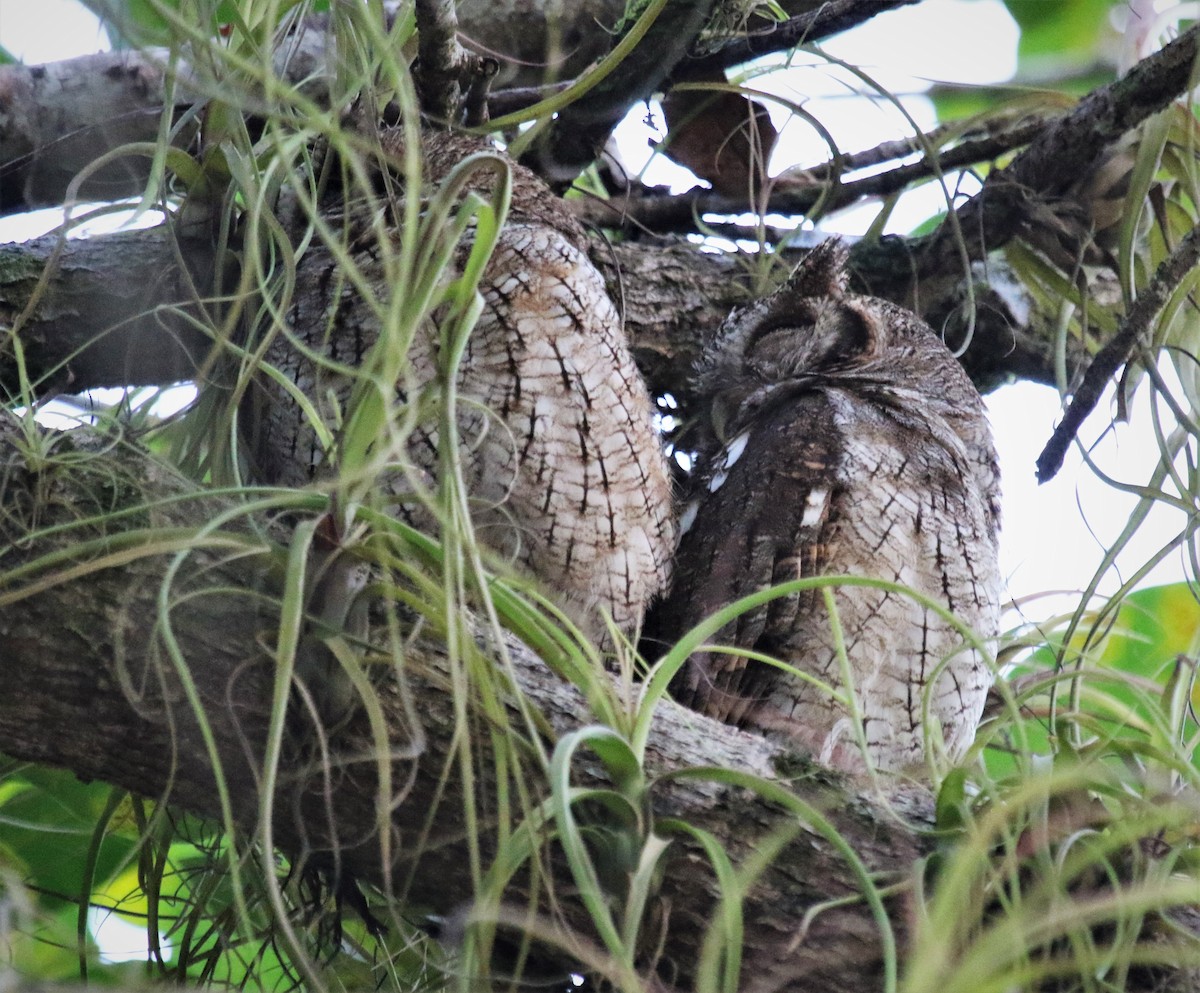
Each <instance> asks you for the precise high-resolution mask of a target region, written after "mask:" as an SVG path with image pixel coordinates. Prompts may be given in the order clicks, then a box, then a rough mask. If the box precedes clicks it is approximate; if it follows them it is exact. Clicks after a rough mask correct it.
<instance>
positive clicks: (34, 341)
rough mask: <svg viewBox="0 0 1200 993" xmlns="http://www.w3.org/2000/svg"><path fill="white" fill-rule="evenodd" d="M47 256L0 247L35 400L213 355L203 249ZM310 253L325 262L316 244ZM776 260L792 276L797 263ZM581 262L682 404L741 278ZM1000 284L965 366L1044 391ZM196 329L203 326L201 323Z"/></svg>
mask: <svg viewBox="0 0 1200 993" xmlns="http://www.w3.org/2000/svg"><path fill="white" fill-rule="evenodd" d="M58 247H59V241H58V238H57V237H55V236H46V237H44V238H39V239H37V240H36V241H33V242H28V243H25V244H19V245H6V246H0V325H3V326H5V327H8V328H12V327H13V326H14V324H15V322H16V320H17V317H18V315H20V314H21V313H22V312H23V311H25V310H26V308H27V307H28V306H29V303H30V299H31V297H32V295H33V294H34V292H35V290H36V288H37V287H38V284H39V280H41V278H42V274H43V272H44V270H45V268H46V266H47V265H51V270H50V273H49V275H48V276H47V277H46V279H45V287H44V289H43V290H42V291H40V292H41V295H40V297H39V299H38V300H37V301H36V303H35V305H34V306H33V308H32V310H31V311H30V313H29V314H28V315H27V316H26V318H25V319H24V320H23V322H22V323H21V324H20V326H19V327H18V329H17V330H18V333H19V334H20V337H21V343H22V347H23V353H24V362H25V365H26V371H27V374H28V376H29V377H30V379H31V380H32V381H33V383H34V385H35V388H36V389H37V392H38V394H39V395H40V396H48V395H51V394H53V393H61V392H82V391H84V390H87V389H90V388H93V387H98V386H125V385H129V386H142V385H163V384H167V383H174V382H180V381H182V380H187V379H191V378H194V376H195V375H196V373H197V370H198V369H200V368H201V366H202V364H203V362H204V359H205V357H206V356H207V354H208V352H209V349H210V348H211V346H212V342H211V341H210V339H209V338H208V336H207V335H206V334H205V333H204V331H203V330H202V328H203V327H204V326H205V323H206V321H205V319H204V313H203V308H204V304H203V302H202V301H201V300H198V299H197V295H196V290H195V286H207V285H211V281H209V282H205V276H204V273H205V272H207V271H209V270H210V269H211V266H212V260H211V257H210V255H209V249H208V248H206V247H205V246H204V245H201V244H199V243H191V242H189V243H188V244H187V245H186V247H180V246H179V245H177V244H176V242H175V239H174V236H173V234H172V231H171V228H169V227H167V226H163V227H159V228H154V229H151V230H146V231H132V232H125V233H119V234H113V235H106V236H103V237H99V238H92V239H87V240H83V241H69V242H67V243H66V244H65V245H64V246H62V249H61V255H60V256H59V257H58V258H57V261H55V253H56V250H57V249H58ZM309 251H323V249H322V248H321V247H320V246H319V245H315V244H314V245H313V246H310V248H309ZM781 254H782V256H783V257H784V258H785V259H790V260H791V261H792V262H793V264H794V263H795V262H798V261H799V260H800V258H801V257H802V255H803V253H802V252H800V251H791V252H784V253H781ZM184 259H186V260H187V264H186V265H185V264H184V261H183V260H184ZM592 259H593V261H594V262H595V263H596V265H597V266H599V267H600V269H601V270H602V271H603V272H604V274H605V278H606V279H607V281H608V283H609V286H610V287H611V291H612V294H613V297H614V299H616V300H617V301H618V303H619V305H620V307H621V309H622V312H623V314H624V316H625V330H626V334H627V335H628V337H629V339H630V343H631V345H632V348H633V352H634V357H635V358H636V359H637V362H638V365H639V368H640V369H641V370H642V373H643V375H644V376H645V377H646V379H647V381H648V383H649V385H650V388H651V390H652V392H655V393H668V392H669V393H673V394H675V395H676V396H677V397H679V398H680V399H684V398H685V396H686V390H687V383H688V381H689V379H690V376H691V370H692V368H693V366H694V363H695V361H696V359H697V358H698V357H699V355H700V353H701V352H702V351H703V349H704V348H705V347H706V346H707V344H708V341H709V339H710V337H711V335H712V334H713V333H714V332H715V331H716V329H717V327H718V326H719V325H720V323H721V321H722V320H724V318H725V317H726V315H727V314H728V313H729V311H730V309H731V308H732V307H734V306H736V305H738V304H742V303H745V302H746V301H747V300H748V299H749V294H750V288H749V287H750V282H751V281H750V279H749V277H748V275H747V276H746V277H745V278H743V274H742V271H741V269H740V268H739V264H738V261H737V259H736V257H733V256H727V255H709V254H703V253H700V252H697V251H696V250H695V248H694V247H693V246H691V245H689V244H687V243H686V242H681V241H668V242H663V241H654V242H625V243H618V244H615V245H609V244H608V243H607V242H606V241H604V240H603V239H601V238H594V239H593V241H592ZM853 260H854V262H853V264H854V267H855V269H856V273H857V280H858V285H859V286H860V288H862V289H863V290H864V291H867V292H871V293H874V294H876V295H879V296H884V297H887V298H888V299H892V300H895V301H896V302H898V303H901V304H903V305H905V306H909V307H913V306H914V305H916V306H919V307H920V308H921V310H922V312H923V314H924V316H926V318H927V319H929V320H930V321H931V322H932V323H933V325H934V326H935V327H938V328H950V329H951V332H952V330H953V326H954V325H955V322H956V318H955V317H954V315H955V314H956V313H957V312H958V311H959V310H960V308H961V306H962V303H963V286H962V280H961V279H960V278H959V277H958V276H957V275H954V274H950V275H948V276H939V277H930V278H929V279H927V280H926V281H925V282H924V283H923V284H919V285H918V284H916V283H914V282H913V281H912V280H911V278H910V276H911V273H912V271H913V269H914V266H915V261H914V260H912V259H910V258H908V257H907V256H905V255H903V254H901V255H900V256H899V257H898V256H897V254H896V252H895V251H892V250H890V249H889V250H888V251H886V252H881V251H880V250H879V249H878V248H877V247H876V246H872V245H868V244H861V245H858V246H856V248H855V251H854V255H853ZM193 273H194V274H195V279H194V285H193V278H192V274H193ZM1006 273H1007V267H1006V263H1005V262H1004V261H1003V259H1000V258H993V259H991V260H989V262H988V267H987V270H986V274H985V272H984V270H983V269H980V271H979V273H977V274H976V275H977V278H979V280H980V282H979V285H978V286H977V288H976V293H977V296H978V297H979V298H980V306H979V309H978V314H977V322H978V323H977V328H976V334H975V337H974V339H973V340H972V343H971V347H970V348H969V349H968V351H967V353H966V354H965V355H964V357H963V362H964V365H965V366H966V367H967V370H968V372H970V373H971V375H972V377H973V378H974V379H975V380H976V382H977V383H979V384H980V386H981V387H983V388H989V387H991V386H995V385H996V384H997V383H999V382H1001V381H1003V380H1004V379H1005V378H1006V377H1009V376H1013V375H1016V376H1020V377H1023V378H1027V379H1033V380H1036V381H1039V382H1047V383H1052V382H1053V381H1054V378H1053V377H1054V363H1053V355H1054V340H1055V334H1054V330H1055V326H1056V325H1055V315H1054V314H1053V313H1051V312H1049V311H1047V310H1046V306H1047V305H1046V304H1045V302H1044V301H1040V300H1038V299H1037V298H1035V297H1033V296H1032V295H1030V294H1029V293H1028V292H1027V291H1025V290H1023V289H1021V288H1020V284H1019V281H1017V280H1015V279H1014V278H1013V277H1012V276H1011V275H1006ZM209 279H211V277H209ZM985 279H986V281H985ZM989 284H994V285H995V286H996V287H998V288H999V289H997V290H993V289H990V288H989ZM207 323H208V324H209V326H211V323H212V321H211V318H209V319H208V320H207ZM14 358H15V357H14V355H13V354H12V353H11V352H10V351H8V350H6V349H0V388H4V389H6V390H7V391H8V392H9V394H10V395H15V391H16V390H17V389H18V368H17V366H16V364H15V361H14ZM1072 358H1073V359H1075V358H1077V357H1076V356H1072Z"/></svg>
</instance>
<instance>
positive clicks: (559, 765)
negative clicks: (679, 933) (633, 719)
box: [550, 727, 635, 972]
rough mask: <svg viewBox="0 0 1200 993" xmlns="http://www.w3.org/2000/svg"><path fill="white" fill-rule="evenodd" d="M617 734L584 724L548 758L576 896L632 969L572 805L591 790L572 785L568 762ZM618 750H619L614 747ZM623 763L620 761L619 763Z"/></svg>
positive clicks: (631, 955) (619, 958)
mask: <svg viewBox="0 0 1200 993" xmlns="http://www.w3.org/2000/svg"><path fill="white" fill-rule="evenodd" d="M615 739H617V735H616V733H615V732H614V731H612V730H611V729H609V728H602V727H587V728H581V729H580V730H579V731H574V732H571V733H570V734H568V735H565V736H564V737H563V738H562V739H561V740H560V741H559V743H558V745H557V746H556V747H555V749H554V754H553V756H552V757H551V760H550V789H551V796H550V803H551V809H552V810H553V812H554V822H555V826H556V828H557V831H558V840H559V844H561V845H562V848H563V852H564V854H565V855H566V857H567V864H568V866H569V867H570V869H571V875H572V877H573V878H574V880H575V884H576V886H577V887H578V888H579V896H580V899H581V900H582V901H583V904H584V906H585V907H586V908H587V911H588V915H589V917H590V918H591V921H592V924H593V926H594V927H595V928H596V931H597V933H598V934H599V937H600V940H601V941H602V942H603V944H604V947H605V948H606V949H607V950H608V953H609V954H610V955H612V956H613V958H614V959H616V960H617V961H618V962H619V963H621V964H622V966H623V967H624V968H625V969H627V970H629V971H630V972H632V971H633V961H634V952H635V949H634V948H632V947H630V946H628V945H627V944H626V943H625V940H624V937H623V934H624V929H623V928H618V926H617V923H616V921H614V920H613V915H612V910H611V909H610V907H609V903H608V900H607V899H606V889H605V887H604V886H603V884H602V883H601V880H600V875H599V874H598V873H597V871H596V866H595V865H594V864H593V862H592V857H591V855H590V853H589V852H588V849H587V845H586V843H585V842H584V839H583V833H582V831H581V829H580V826H579V823H578V821H577V820H576V819H575V812H574V809H573V808H574V804H575V803H576V802H577V800H578V799H580V798H581V797H585V798H586V796H587V794H588V793H591V792H594V791H580V790H577V789H575V788H574V787H572V786H571V763H572V760H573V758H574V755H575V752H576V751H577V750H578V749H580V748H582V747H584V746H587V747H590V748H592V749H593V750H594V749H595V747H596V744H597V743H599V744H600V747H601V748H604V747H606V743H612V742H613V741H614V740H615ZM617 750H619V749H617ZM622 764H623V763H622Z"/></svg>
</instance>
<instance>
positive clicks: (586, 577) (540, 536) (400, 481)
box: [255, 133, 674, 636]
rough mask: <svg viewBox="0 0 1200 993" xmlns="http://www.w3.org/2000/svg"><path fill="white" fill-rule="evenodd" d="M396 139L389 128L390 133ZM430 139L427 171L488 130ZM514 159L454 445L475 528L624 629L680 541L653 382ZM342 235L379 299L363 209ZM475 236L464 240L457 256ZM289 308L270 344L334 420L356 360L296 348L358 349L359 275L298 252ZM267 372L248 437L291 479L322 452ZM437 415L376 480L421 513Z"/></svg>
mask: <svg viewBox="0 0 1200 993" xmlns="http://www.w3.org/2000/svg"><path fill="white" fill-rule="evenodd" d="M398 142H399V137H398V136H397V135H396V134H385V136H384V145H385V147H388V145H389V143H390V144H391V145H392V147H391V149H390V150H391V151H393V152H395V151H398ZM423 142H424V147H423V153H424V154H423V164H424V168H425V175H426V177H427V178H428V179H430V180H431V181H432V182H434V183H436V182H437V181H438V180H440V179H442V178H443V177H445V176H446V174H447V173H448V172H449V171H450V170H451V169H452V168H453V167H454V166H455V165H456V164H457V163H458V162H460V161H461V160H462V159H464V158H466V157H467V156H468V155H470V154H471V153H473V152H478V151H480V150H481V149H482V148H484V147H485V146H484V144H483V143H482V142H481V141H480V140H479V139H474V138H469V137H466V136H456V135H450V134H445V133H441V134H437V135H430V136H426V137H425V138H424V139H423ZM512 169H513V197H512V206H511V209H510V213H509V219H508V223H507V225H506V226H505V227H504V229H503V232H502V233H501V235H500V237H499V244H498V246H497V247H496V250H495V252H494V254H493V255H492V257H491V261H490V262H489V263H488V265H487V268H486V272H485V274H484V276H483V280H482V283H481V285H480V292H481V294H482V296H483V300H484V309H483V313H482V316H481V317H480V318H479V321H478V323H477V325H476V326H475V328H474V330H473V332H472V333H471V335H470V338H469V343H468V345H467V348H466V353H465V355H464V356H463V358H462V362H461V365H460V369H459V375H458V382H457V390H458V401H459V402H458V405H457V408H456V409H457V417H456V423H457V430H458V436H459V455H460V457H461V466H462V473H463V477H464V480H465V483H466V488H467V491H468V493H469V495H470V503H471V511H472V520H473V522H474V525H475V527H476V531H477V533H478V534H479V535H480V537H481V538H482V539H483V540H484V542H485V543H486V544H488V545H489V546H490V547H491V548H492V549H493V550H495V551H498V552H500V553H501V554H502V555H504V556H506V557H507V558H508V559H509V560H510V561H511V562H512V563H513V564H514V565H515V566H516V567H517V568H518V569H519V570H523V571H526V572H528V573H531V574H532V575H534V576H535V577H537V578H538V579H539V580H540V581H541V583H542V586H543V588H544V589H545V590H546V592H547V593H548V594H549V595H551V596H552V597H556V598H557V599H558V601H559V603H560V605H561V606H562V607H563V608H564V609H565V610H566V611H567V612H568V613H569V614H570V615H571V616H572V617H573V618H574V620H575V621H576V622H577V623H579V624H580V625H581V626H582V627H583V628H584V629H585V630H586V631H588V632H589V633H590V634H592V635H593V636H602V635H603V632H604V631H605V625H604V622H603V620H602V613H601V612H607V613H608V614H609V615H611V616H612V618H613V620H614V621H615V622H616V624H617V626H618V627H620V628H621V629H623V630H624V631H627V632H632V631H633V630H634V629H635V628H637V627H638V626H639V625H640V623H641V620H642V616H643V613H644V611H645V609H646V606H647V605H648V603H649V601H650V600H651V598H652V597H654V596H655V595H656V594H657V593H658V592H659V591H660V590H661V589H662V588H663V586H664V585H665V583H666V579H667V576H668V572H669V568H670V557H671V551H672V549H673V546H674V523H673V516H672V507H671V495H670V484H669V478H668V474H667V471H666V467H665V462H664V457H663V453H662V448H661V444H660V442H659V439H658V436H657V434H656V432H655V430H654V428H653V425H652V421H651V411H652V407H651V403H650V399H649V396H648V394H647V391H646V388H645V385H644V384H643V382H642V380H641V377H640V374H639V373H638V370H637V368H636V367H635V365H634V363H633V360H632V358H631V356H630V353H629V350H628V347H627V345H626V342H625V337H624V332H623V330H622V326H621V320H620V318H619V316H618V314H617V312H616V310H615V309H614V307H613V304H612V301H611V300H610V299H609V296H608V294H607V292H606V289H605V284H604V281H603V279H602V278H601V276H600V274H599V272H598V271H597V270H596V269H595V267H594V266H593V265H592V264H591V262H590V261H589V260H588V257H587V253H586V245H585V239H584V235H583V231H582V229H581V228H580V227H579V226H578V224H577V223H575V222H574V220H573V219H572V218H570V217H569V216H568V215H567V214H566V213H565V212H564V211H563V210H562V208H561V207H560V206H559V205H558V203H557V201H556V199H555V198H554V197H553V195H552V194H551V193H550V191H549V190H548V189H547V188H546V187H545V186H544V185H543V184H542V183H541V182H540V181H538V180H537V179H536V178H535V177H534V176H533V174H532V173H530V172H528V171H527V170H525V169H522V168H521V167H519V166H516V165H515V164H514V165H512ZM492 181H494V174H493V173H485V174H482V175H480V176H479V178H478V179H477V180H476V181H475V183H474V184H473V186H472V187H471V188H473V189H475V190H477V191H482V190H483V188H484V187H485V186H487V185H488V184H489V183H490V182H492ZM340 209H341V208H340V207H337V208H335V211H334V213H333V214H332V216H333V217H335V218H336V217H337V216H338V213H337V211H339V210H340ZM395 213H396V215H398V216H403V212H402V210H397V211H396V212H395ZM356 234H357V240H356ZM349 240H350V242H351V244H350V250H351V252H352V255H353V258H354V260H355V261H356V263H357V264H358V265H359V266H360V267H361V268H362V270H363V271H364V272H366V273H367V274H368V276H369V277H370V278H372V279H373V280H375V281H376V285H375V290H376V294H377V296H378V297H379V298H380V299H384V300H386V298H387V296H388V294H389V293H390V292H391V291H390V288H389V287H387V286H382V285H379V283H378V279H379V278H380V277H379V275H378V273H379V272H380V269H379V266H378V264H377V263H376V262H375V260H374V259H375V255H376V254H377V252H378V246H377V241H376V237H375V235H374V234H373V233H372V229H371V228H370V226H369V221H364V222H361V223H360V225H359V227H358V229H357V232H355V231H352V232H351V237H350V239H349ZM469 242H470V238H469V237H468V238H466V239H464V243H463V244H462V245H460V246H459V248H458V251H457V258H456V262H457V265H458V266H461V264H462V262H463V261H464V259H465V257H466V254H467V252H468V250H469V248H470V244H469ZM457 271H458V270H457V269H455V271H454V272H451V273H449V274H448V275H447V277H446V278H447V279H449V278H452V277H453V276H454V275H456V273H457ZM331 288H335V289H336V290H337V292H335V289H331ZM289 316H292V324H293V326H292V327H291V328H289V329H288V331H287V333H286V334H283V335H281V336H279V337H278V339H277V341H276V343H275V345H274V346H273V347H272V348H271V350H270V352H269V354H268V355H267V360H268V361H269V362H271V363H272V364H273V365H275V366H276V367H277V368H279V369H281V370H283V371H284V372H285V374H286V375H287V376H288V377H290V379H291V380H292V381H293V382H295V383H296V384H297V385H298V386H299V387H300V389H301V390H302V391H303V392H304V394H305V395H306V396H307V397H308V398H309V399H310V400H312V401H313V402H314V403H315V404H316V405H317V408H318V410H319V411H321V413H322V415H323V416H324V417H325V418H326V419H327V423H336V419H337V413H336V407H337V406H338V405H344V404H345V402H346V400H347V398H348V396H349V393H350V383H351V378H350V377H349V376H347V375H342V374H339V372H338V371H337V369H336V368H330V367H329V366H327V365H326V364H324V363H323V361H314V360H313V359H312V358H310V357H309V356H306V355H305V354H304V350H305V349H308V350H311V351H312V352H314V353H317V354H319V355H320V356H322V357H323V359H327V360H333V361H334V362H336V363H341V364H344V365H346V366H350V367H354V366H356V365H357V364H358V363H359V362H361V360H362V358H363V356H364V355H365V354H366V351H367V349H368V348H369V347H370V346H371V344H372V343H373V342H374V341H375V339H376V337H377V335H378V318H377V317H376V316H375V315H374V312H373V310H372V307H371V306H370V305H369V304H368V303H367V302H365V301H364V300H363V298H362V295H361V294H360V293H359V292H358V291H357V289H356V288H355V287H354V285H353V284H352V283H350V282H345V281H339V278H338V271H337V264H336V262H335V260H334V259H332V258H331V257H330V256H329V255H328V254H326V253H323V252H316V251H311V250H310V251H309V252H308V253H307V254H306V255H305V256H304V257H303V258H302V259H301V261H300V263H299V266H298V271H297V296H296V303H295V305H294V307H293V309H292V311H291V312H290V314H289ZM438 323H439V321H438V317H437V315H435V317H434V319H433V320H432V321H431V322H429V324H428V325H427V326H425V327H424V328H422V329H421V332H420V333H418V334H417V335H416V337H415V339H414V341H413V343H412V346H411V349H410V351H409V354H408V370H407V372H406V375H405V377H404V381H403V382H402V383H399V384H397V395H398V400H399V401H400V404H398V407H397V416H398V420H397V423H403V418H404V416H405V413H406V411H407V412H409V413H411V412H412V411H413V410H417V411H421V410H422V408H421V407H420V406H419V403H418V402H419V401H420V399H421V397H422V395H423V394H425V399H428V398H429V396H431V395H433V394H431V393H427V388H429V387H430V386H431V385H432V384H435V380H436V378H437V371H436V370H437V366H436V356H437V349H438V334H439V327H438ZM305 329H309V330H305ZM298 339H299V340H298ZM264 388H265V389H266V390H267V391H268V394H269V395H268V397H267V399H268V401H269V410H268V411H267V413H266V416H265V418H260V423H261V426H260V438H259V439H258V441H257V443H256V446H255V447H256V450H257V451H258V452H259V453H260V454H259V461H260V463H261V464H262V465H263V467H264V468H265V471H266V473H267V475H269V476H270V477H271V478H273V479H274V480H275V481H278V482H285V483H290V484H300V485H303V484H305V483H307V482H309V481H310V480H311V479H312V478H314V477H318V478H319V477H320V475H321V474H322V473H323V472H325V471H327V469H326V463H327V462H328V460H329V458H330V453H329V452H326V451H324V450H322V448H321V446H320V444H319V441H318V436H317V434H316V433H315V432H314V431H312V430H311V428H310V427H309V425H308V424H307V422H306V421H305V420H304V419H303V418H302V417H301V416H300V415H299V413H298V411H297V409H296V407H295V405H294V404H293V403H292V402H291V401H289V400H287V399H286V397H284V396H283V395H282V391H281V390H279V389H278V387H277V386H273V385H272V384H270V383H265V384H264ZM404 401H409V402H410V403H411V404H412V405H413V406H410V407H407V408H406V407H404V406H403V402H404ZM436 417H437V415H436V412H435V411H433V410H429V411H425V412H424V413H420V414H418V416H417V420H416V424H415V427H414V429H413V430H412V432H411V434H409V435H408V436H407V442H406V443H405V444H403V445H402V446H400V447H399V450H396V451H394V452H392V453H391V457H392V458H393V459H394V467H395V471H393V472H389V473H386V474H385V475H384V477H383V479H382V480H381V484H382V485H383V486H384V487H386V489H387V490H388V491H389V493H390V495H391V496H392V497H394V501H392V502H391V507H392V510H393V511H394V512H395V513H397V514H399V515H401V516H402V517H405V518H407V519H409V520H410V521H412V522H414V523H416V524H418V525H420V526H423V527H426V528H433V526H434V523H433V521H432V520H430V518H429V515H428V514H426V513H423V512H421V511H419V510H418V509H417V504H416V502H415V501H414V500H412V499H411V496H412V492H413V489H412V487H413V485H414V484H415V485H418V486H420V485H424V486H427V487H431V486H432V485H433V484H434V481H435V480H434V477H435V475H436V473H437V466H438V454H437V449H438V446H439V444H440V439H439V437H438V428H437V420H436Z"/></svg>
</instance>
